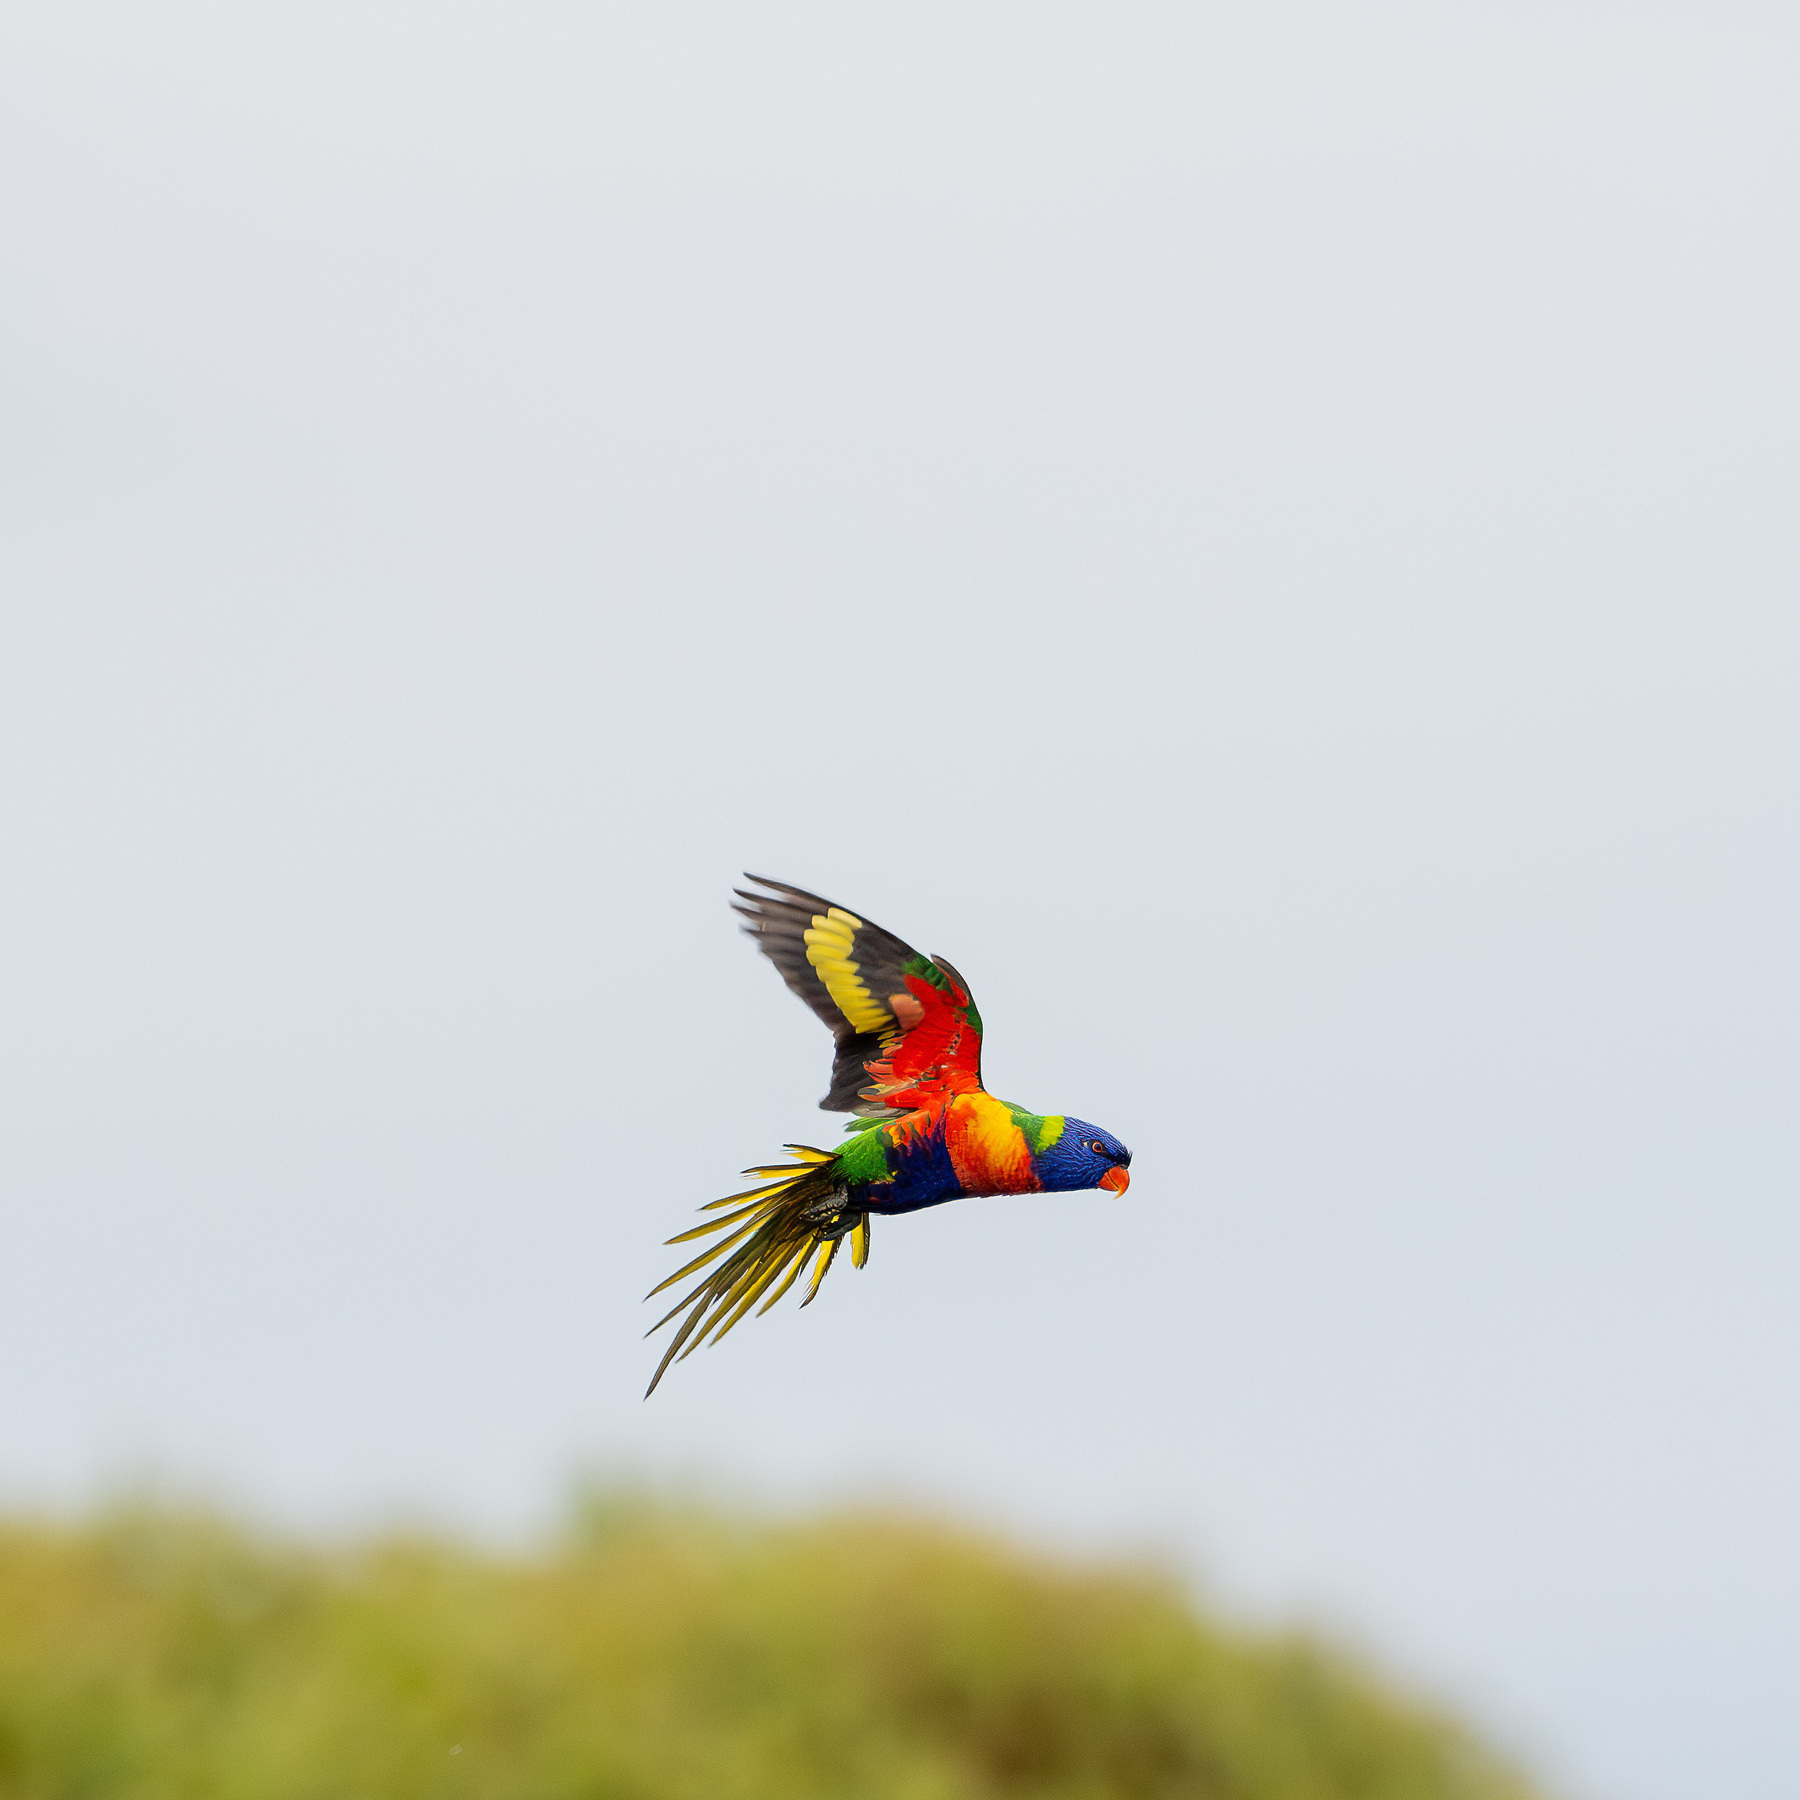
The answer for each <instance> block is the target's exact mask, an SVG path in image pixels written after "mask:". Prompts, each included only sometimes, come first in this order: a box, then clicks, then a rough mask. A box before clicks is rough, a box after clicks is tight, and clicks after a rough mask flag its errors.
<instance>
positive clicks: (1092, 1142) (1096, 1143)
mask: <svg viewBox="0 0 1800 1800" xmlns="http://www.w3.org/2000/svg"><path fill="white" fill-rule="evenodd" d="M1087 1147H1088V1148H1089V1149H1090V1150H1091V1151H1093V1153H1094V1154H1095V1155H1096V1156H1104V1155H1105V1154H1106V1146H1105V1145H1104V1144H1103V1143H1101V1141H1100V1140H1099V1139H1098V1138H1089V1139H1088V1142H1087Z"/></svg>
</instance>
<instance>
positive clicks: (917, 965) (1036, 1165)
mask: <svg viewBox="0 0 1800 1800" xmlns="http://www.w3.org/2000/svg"><path fill="white" fill-rule="evenodd" d="M747 879H749V880H750V881H753V882H755V883H756V885H757V886H758V887H759V888H763V889H766V890H767V892H763V893H752V892H750V891H749V890H747V889H744V888H739V889H738V890H737V901H736V902H734V910H735V911H737V912H739V913H741V914H742V915H743V917H744V919H745V921H746V923H745V925H744V930H745V931H746V932H748V933H749V935H750V936H751V937H753V938H755V939H756V943H757V948H758V949H760V950H761V951H762V953H763V955H764V956H766V957H768V959H769V960H770V961H771V962H772V963H773V964H774V965H775V966H776V968H778V969H779V970H780V971H781V976H782V979H783V980H784V981H785V982H786V983H787V984H788V986H789V987H790V988H792V989H793V990H794V992H795V993H796V994H798V995H799V996H800V998H801V999H802V1000H804V1001H805V1002H806V1004H807V1005H808V1006H810V1007H811V1008H812V1009H813V1011H814V1012H816V1013H817V1014H818V1015H819V1017H820V1018H821V1019H823V1020H824V1021H825V1023H826V1025H827V1026H829V1027H830V1029H831V1035H832V1036H833V1037H834V1038H836V1039H837V1056H836V1059H835V1061H834V1062H833V1063H832V1066H831V1091H830V1093H828V1094H827V1095H826V1096H825V1098H824V1099H823V1100H821V1101H820V1102H819V1105H820V1106H821V1108H823V1109H824V1110H825V1111H826V1112H847V1113H856V1114H858V1115H859V1116H858V1118H857V1120H856V1122H855V1123H854V1124H853V1125H851V1126H850V1127H849V1130H850V1132H851V1133H852V1135H851V1137H850V1139H849V1141H848V1142H847V1143H846V1144H845V1145H844V1146H843V1147H842V1148H841V1149H838V1150H815V1149H814V1148H813V1147H812V1146H811V1145H810V1144H789V1145H788V1146H787V1148H788V1149H789V1150H791V1151H792V1152H793V1153H794V1155H795V1156H796V1157H797V1158H798V1159H799V1160H798V1161H797V1162H792V1163H779V1164H775V1165H772V1166H770V1167H768V1168H755V1169H746V1170H745V1171H744V1173H745V1174H746V1175H763V1176H768V1177H770V1178H771V1179H769V1180H767V1181H765V1182H764V1183H763V1184H762V1186H760V1187H753V1188H749V1189H747V1190H746V1191H745V1192H743V1193H741V1194H728V1195H727V1196H726V1197H725V1198H724V1199H723V1200H714V1201H712V1202H711V1204H710V1205H709V1206H707V1207H706V1208H705V1210H706V1211H708V1212H712V1211H716V1210H717V1209H718V1208H720V1207H727V1206H732V1205H733V1204H734V1203H735V1202H742V1203H743V1204H741V1205H738V1206H737V1207H736V1210H735V1211H732V1212H728V1213H726V1214H725V1215H724V1216H723V1217H722V1218H718V1219H709V1220H708V1221H707V1222H706V1223H705V1224H704V1225H697V1226H695V1227H694V1229H693V1230H692V1231H684V1232H682V1233H681V1234H680V1235H679V1236H678V1237H672V1238H670V1239H669V1242H670V1243H671V1244H680V1243H684V1242H685V1241H686V1240H688V1239H689V1238H697V1237H704V1236H705V1235H706V1234H707V1233H708V1232H713V1231H726V1230H727V1228H728V1227H730V1228H732V1229H730V1230H729V1233H728V1235H727V1236H725V1237H724V1238H722V1239H720V1241H719V1242H718V1243H716V1244H714V1245H713V1246H712V1248H711V1249H709V1250H708V1251H706V1252H705V1254H704V1255H701V1256H697V1257H695V1258H694V1260H693V1261H692V1262H691V1263H688V1264H687V1265H686V1266H685V1267H683V1268H680V1269H677V1270H676V1271H675V1273H674V1274H673V1275H671V1276H670V1277H669V1279H668V1280H667V1281H665V1282H662V1283H660V1284H659V1285H658V1286H657V1287H654V1288H652V1289H651V1290H650V1291H651V1293H653V1294H660V1293H661V1292H662V1291H663V1289H664V1288H666V1287H670V1286H672V1285H673V1284H674V1283H675V1282H677V1281H680V1280H681V1279H682V1278H683V1277H684V1276H687V1275H691V1274H693V1273H694V1271H695V1270H696V1269H701V1268H704V1267H705V1266H706V1264H708V1263H710V1262H712V1261H713V1260H714V1259H715V1258H717V1257H721V1256H724V1257H725V1260H724V1261H723V1262H721V1263H720V1264H719V1266H718V1267H717V1268H716V1269H714V1270H713V1271H712V1272H711V1273H710V1274H709V1275H706V1276H705V1277H703V1278H702V1280H701V1281H700V1283H699V1285H698V1286H697V1287H695V1288H694V1289H693V1290H692V1291H691V1292H690V1293H688V1294H686V1295H685V1296H684V1297H683V1298H682V1299H681V1300H679V1301H678V1302H676V1304H675V1305H674V1306H673V1307H672V1308H671V1309H670V1310H669V1312H667V1313H666V1314H665V1315H664V1316H663V1317H662V1318H661V1319H659V1320H658V1321H657V1322H656V1324H654V1325H653V1326H651V1328H650V1329H651V1330H652V1331H653V1332H654V1331H660V1330H661V1329H662V1327H663V1326H664V1325H666V1324H668V1322H669V1320H670V1319H672V1318H674V1317H675V1315H676V1314H677V1313H681V1312H685V1313H686V1314H687V1317H686V1318H685V1319H684V1320H683V1321H682V1325H681V1329H680V1330H679V1331H678V1332H677V1333H676V1334H675V1338H674V1341H673V1342H672V1343H671V1344H670V1345H669V1348H668V1350H667V1352H666V1353H665V1354H664V1356H663V1359H662V1361H661V1362H660V1363H659V1364H658V1365H657V1369H656V1374H655V1376H654V1377H653V1378H652V1380H651V1382H650V1387H649V1390H648V1393H654V1392H655V1391H656V1384H657V1382H659V1381H661V1380H662V1378H663V1371H664V1370H666V1369H667V1368H668V1366H669V1364H670V1363H671V1362H673V1361H674V1360H675V1359H676V1357H677V1356H689V1355H692V1353H693V1352H694V1351H696V1350H698V1349H699V1348H700V1346H701V1345H702V1344H703V1343H705V1342H707V1341H708V1339H711V1340H712V1341H713V1342H715V1343H716V1342H717V1341H718V1340H719V1339H720V1338H722V1337H723V1336H724V1335H725V1333H726V1332H728V1331H729V1330H730V1329H731V1328H732V1326H734V1325H735V1324H736V1323H737V1322H738V1320H739V1319H741V1318H742V1317H743V1316H744V1314H745V1313H746V1312H748V1311H749V1310H750V1308H751V1307H752V1306H753V1305H754V1304H755V1303H756V1301H757V1300H758V1298H760V1297H761V1296H762V1295H763V1294H765V1293H767V1294H768V1298H767V1299H766V1300H764V1301H763V1303H762V1306H761V1308H760V1309H759V1310H760V1311H762V1312H767V1311H768V1310H769V1308H770V1307H771V1306H773V1305H774V1304H775V1302H776V1301H777V1300H779V1299H780V1298H781V1296H782V1295H783V1294H785V1293H786V1292H787V1291H788V1289H789V1288H790V1287H792V1286H793V1284H794V1282H795V1281H796V1280H797V1279H798V1277H799V1276H800V1275H802V1274H803V1273H805V1271H806V1270H807V1269H808V1268H809V1267H810V1269H811V1271H812V1275H811V1279H810V1281H809V1282H808V1284H807V1289H806V1298H805V1299H804V1300H802V1301H801V1305H802V1306H805V1305H808V1304H810V1303H811V1301H812V1298H813V1296H814V1295H815V1294H816V1293H817V1292H818V1291H819V1283H820V1282H821V1281H823V1280H824V1279H825V1272H826V1270H827V1269H829V1268H830V1267H831V1265H832V1263H833V1261H834V1260H835V1259H836V1257H837V1253H838V1246H839V1245H840V1244H841V1243H842V1242H843V1240H844V1239H845V1238H846V1237H848V1238H849V1240H850V1248H851V1255H852V1257H853V1259H854V1260H855V1263H856V1266H857V1267H858V1268H859V1269H860V1268H861V1267H862V1266H863V1264H864V1263H866V1262H867V1261H868V1260H869V1219H870V1216H871V1215H872V1214H875V1213H909V1212H917V1211H919V1210H920V1208H921V1207H926V1206H940V1205H942V1204H943V1203H944V1201H946V1200H963V1199H966V1198H968V1197H969V1196H970V1195H973V1194H1036V1193H1044V1192H1057V1193H1062V1192H1068V1191H1072V1190H1074V1189H1078V1188H1106V1189H1108V1190H1110V1191H1111V1192H1112V1193H1115V1194H1122V1193H1124V1191H1125V1189H1126V1187H1127V1186H1128V1185H1129V1183H1130V1180H1131V1177H1130V1176H1129V1175H1127V1174H1126V1173H1125V1171H1126V1169H1127V1168H1128V1167H1129V1166H1130V1163H1131V1152H1130V1151H1129V1150H1127V1149H1126V1148H1125V1146H1124V1145H1123V1144H1121V1143H1120V1142H1119V1140H1118V1139H1117V1138H1116V1137H1113V1136H1112V1135H1111V1134H1110V1133H1109V1132H1105V1131H1102V1130H1101V1129H1100V1127H1099V1126H1098V1125H1089V1124H1086V1123H1085V1122H1084V1121H1082V1120H1080V1119H1071V1118H1067V1117H1065V1116H1064V1115H1063V1114H1061V1113H1049V1114H1045V1113H1033V1112H1027V1111H1026V1110H1025V1109H1024V1108H1023V1107H1022V1106H1009V1105H1008V1104H1007V1103H1006V1102H1005V1101H1004V1100H996V1099H995V1098H994V1096H993V1095H992V1094H990V1093H989V1092H988V1091H987V1089H986V1088H984V1087H983V1086H982V1085H981V1015H980V1013H978V1012H977V1011H976V1010H975V1002H974V1000H973V998H972V997H971V996H970V993H969V984H968V983H967V982H966V981H964V980H963V978H962V977H961V976H960V975H959V974H957V972H956V971H955V970H954V969H953V968H952V967H951V966H950V965H949V963H947V962H945V961H944V959H943V958H942V957H941V956H921V955H920V954H919V953H918V951H916V950H915V949H913V948H912V946H911V945H910V944H903V943H902V942H901V941H900V940H899V939H898V938H897V937H895V936H894V935H893V934H892V933H891V932H886V931H883V930H882V929H881V927H880V926H879V925H871V924H870V923H869V922H868V921H867V920H865V919H860V918H858V917H857V916H856V914H855V913H853V912H847V911H846V910H845V909H844V908H843V907H841V906H834V905H832V903H831V902H830V901H829V900H821V899H820V898H819V897H818V895H817V894H809V893H807V892H806V891H805V889H804V888H797V887H789V886H788V885H787V883H786V882H783V881H770V880H769V879H768V878H767V877H766V876H762V875H751V876H749V877H748V878H747ZM734 1245H735V1246H736V1248H735V1249H734V1248H733V1246H734ZM728 1250H729V1251H731V1254H730V1255H729V1256H725V1253H726V1251H728ZM771 1288H772V1289H773V1290H774V1291H773V1292H772V1293H771V1292H769V1290H770V1289H771ZM648 1393H647V1395H646V1397H648Z"/></svg>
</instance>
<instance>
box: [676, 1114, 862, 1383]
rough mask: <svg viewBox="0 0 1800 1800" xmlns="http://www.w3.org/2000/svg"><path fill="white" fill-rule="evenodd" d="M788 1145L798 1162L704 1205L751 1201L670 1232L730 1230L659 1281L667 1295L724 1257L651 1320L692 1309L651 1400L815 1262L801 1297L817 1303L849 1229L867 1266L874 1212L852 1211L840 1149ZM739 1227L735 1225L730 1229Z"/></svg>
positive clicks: (759, 1171) (856, 1255) (767, 1171)
mask: <svg viewBox="0 0 1800 1800" xmlns="http://www.w3.org/2000/svg"><path fill="white" fill-rule="evenodd" d="M787 1148H788V1149H789V1150H791V1151H792V1152H793V1153H794V1155H795V1156H797V1157H798V1158H800V1160H799V1161H798V1162H794V1163H784V1164H776V1165H771V1166H769V1167H766V1168H755V1169H746V1170H745V1171H744V1173H745V1174H746V1175H767V1176H772V1177H775V1179H774V1180H771V1181H769V1182H767V1183H765V1184H764V1185H763V1186H761V1187H756V1188H751V1189H749V1190H748V1191H746V1192H745V1193H742V1194H730V1195H727V1196H726V1198H725V1199H723V1200H714V1201H711V1202H710V1203H709V1204H708V1206H707V1207H706V1208H705V1209H703V1210H706V1211H712V1210H713V1209H715V1208H718V1207H722V1206H729V1205H730V1204H731V1202H732V1201H734V1200H735V1201H744V1202H748V1204H746V1205H742V1206H740V1207H739V1208H738V1210H737V1211H735V1212H730V1213H726V1214H725V1215H724V1217H722V1218H718V1219H708V1220H707V1221H706V1222H705V1223H703V1224H700V1225H696V1226H694V1227H692V1228H691V1229H690V1230H687V1231H683V1232H680V1233H678V1234H677V1235H676V1236H675V1237H672V1238H670V1239H669V1242H670V1243H671V1244H682V1243H686V1242H688V1241H689V1240H690V1239H692V1238H697V1237H705V1236H706V1235H708V1234H709V1233H711V1232H724V1233H726V1235H724V1236H722V1237H721V1238H720V1239H719V1240H718V1242H717V1243H715V1244H711V1245H709V1246H708V1247H707V1248H706V1249H705V1250H703V1251H702V1252H701V1253H700V1255H698V1256H697V1257H695V1258H694V1260H693V1261H692V1262H690V1263H686V1264H684V1265H683V1266H682V1267H681V1268H679V1269H677V1270H676V1271H675V1273H674V1274H673V1275H671V1276H669V1277H668V1279H667V1280H666V1281H660V1282H658V1283H657V1285H656V1286H655V1287H653V1288H652V1289H651V1290H650V1292H651V1293H652V1294H660V1293H661V1292H662V1291H663V1290H664V1289H665V1288H668V1287H672V1286H673V1285H674V1284H675V1283H676V1282H678V1281H681V1280H682V1279H684V1278H685V1277H686V1276H689V1275H692V1274H693V1273H694V1272H695V1271H696V1270H699V1269H704V1268H705V1267H706V1265H707V1264H708V1263H710V1262H714V1261H715V1260H716V1259H719V1258H723V1259H724V1260H723V1261H720V1262H719V1263H718V1266H717V1267H716V1268H715V1269H713V1270H712V1271H711V1273H710V1274H707V1275H704V1276H702V1277H701V1279H700V1281H699V1283H698V1284H697V1285H696V1286H695V1287H693V1288H691V1289H690V1290H689V1291H688V1292H687V1293H686V1294H684V1295H683V1296H682V1297H681V1299H679V1300H678V1301H676V1303H675V1304H674V1306H672V1307H671V1308H670V1309H669V1310H668V1312H666V1313H664V1314H663V1316H662V1317H661V1318H660V1319H658V1320H657V1322H656V1323H655V1324H654V1325H652V1326H651V1327H650V1330H651V1331H652V1332H656V1331H660V1330H661V1329H662V1328H663V1326H665V1325H667V1324H668V1323H669V1321H670V1320H671V1319H673V1318H675V1317H676V1316H677V1315H678V1314H681V1313H685V1314H686V1315H687V1317H686V1318H685V1319H683V1320H682V1322H681V1326H680V1328H679V1329H678V1330H677V1331H676V1333H675V1336H674V1339H673V1340H672V1341H671V1343H670V1344H669V1346H668V1348H667V1350H665V1351H664V1353H663V1359H662V1361H661V1362H660V1363H658V1364H657V1367H656V1373H655V1375H654V1376H653V1377H652V1378H651V1381H650V1386H649V1387H648V1388H647V1389H646V1390H645V1395H644V1397H645V1398H646V1399H648V1398H649V1396H650V1395H651V1394H653V1393H655V1392H656V1384H657V1383H658V1382H659V1381H661V1380H662V1378H663V1374H664V1372H665V1371H666V1370H667V1369H668V1367H669V1364H670V1363H672V1362H676V1361H679V1360H681V1359H682V1358H684V1357H688V1356H691V1355H692V1354H693V1353H694V1352H695V1351H696V1350H698V1349H699V1348H700V1346H701V1345H702V1344H704V1343H708V1342H711V1343H715V1344H716V1343H717V1342H718V1341H719V1339H720V1338H722V1337H723V1336H724V1335H725V1334H726V1332H728V1331H729V1330H731V1328H732V1327H733V1326H734V1325H736V1324H737V1322H738V1321H739V1320H740V1319H742V1318H743V1316H744V1315H745V1314H746V1313H747V1312H748V1311H749V1310H750V1309H751V1307H753V1306H755V1305H756V1302H757V1301H758V1300H762V1305H761V1306H760V1307H758V1308H757V1311H758V1313H759V1314H761V1313H765V1312H767V1311H768V1310H769V1308H770V1307H771V1306H773V1305H774V1304H775V1302H776V1301H777V1300H779V1299H780V1298H781V1296H782V1295H783V1294H785V1293H786V1292H787V1291H788V1289H789V1288H790V1287H792V1286H793V1285H794V1283H795V1281H797V1280H798V1279H799V1277H800V1276H801V1275H803V1274H804V1273H806V1271H807V1269H808V1267H809V1266H810V1267H811V1270H812V1279H811V1281H810V1282H809V1283H808V1285H807V1289H806V1297H805V1299H803V1300H802V1301H801V1303H800V1304H801V1305H802V1306H810V1305H811V1304H812V1301H813V1296H814V1295H816V1294H817V1293H818V1291H819V1284H820V1283H821V1282H822V1281H823V1280H824V1279H825V1276H826V1272H827V1271H828V1270H829V1269H830V1267H831V1265H832V1263H833V1262H834V1261H835V1260H836V1258H837V1253H838V1246H839V1244H840V1243H841V1242H842V1241H843V1239H844V1238H845V1237H846V1236H848V1237H849V1238H850V1248H851V1258H852V1260H853V1261H854V1263H855V1264H856V1266H857V1267H858V1268H859V1269H860V1268H861V1267H862V1266H863V1265H864V1264H865V1263H866V1262H867V1261H868V1260H869V1215H868V1214H867V1213H857V1212H852V1211H851V1210H850V1209H849V1207H848V1206H847V1205H846V1204H845V1202H846V1201H847V1200H848V1192H847V1190H846V1189H845V1188H843V1187H842V1186H841V1185H840V1184H839V1183H838V1181H837V1180H836V1178H835V1168H836V1164H837V1154H836V1152H834V1151H830V1150H819V1149H815V1148H814V1147H813V1146H812V1145H811V1144H789V1145H788V1146H787ZM734 1226H735V1227H736V1229H735V1230H732V1229H730V1228H731V1227H734ZM728 1251H729V1252H730V1254H729V1255H727V1254H726V1252H728ZM771 1288H773V1292H770V1289H771ZM764 1294H768V1298H767V1299H763V1296H764Z"/></svg>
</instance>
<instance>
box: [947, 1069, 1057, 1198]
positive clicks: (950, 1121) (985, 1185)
mask: <svg viewBox="0 0 1800 1800" xmlns="http://www.w3.org/2000/svg"><path fill="white" fill-rule="evenodd" d="M944 1148H945V1149H946V1150H947V1151H948V1152H949V1153H950V1164H951V1167H952V1168H954V1169H955V1171H956V1180H957V1184H958V1186H960V1187H961V1189H962V1191H963V1192H964V1193H965V1194H1032V1193H1036V1192H1038V1191H1039V1189H1041V1188H1042V1186H1043V1183H1042V1182H1040V1181H1039V1180H1038V1177H1037V1171H1036V1170H1035V1169H1034V1168H1033V1167H1032V1166H1031V1146H1030V1145H1029V1144H1028V1143H1027V1142H1026V1141H1025V1134H1024V1132H1022V1131H1021V1130H1020V1129H1019V1128H1018V1126H1017V1125H1015V1124H1014V1123H1013V1116H1012V1109H1011V1108H1010V1107H1009V1106H1007V1104H1006V1103H1005V1102H1004V1101H1002V1100H996V1099H995V1098H994V1096H993V1095H992V1094H988V1093H974V1094H958V1095H957V1096H956V1098H955V1099H954V1100H952V1101H951V1102H950V1104H949V1106H948V1107H946V1108H945V1111H944Z"/></svg>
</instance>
